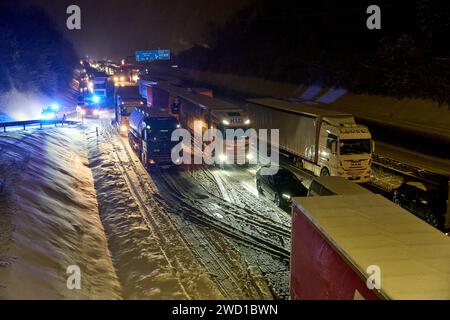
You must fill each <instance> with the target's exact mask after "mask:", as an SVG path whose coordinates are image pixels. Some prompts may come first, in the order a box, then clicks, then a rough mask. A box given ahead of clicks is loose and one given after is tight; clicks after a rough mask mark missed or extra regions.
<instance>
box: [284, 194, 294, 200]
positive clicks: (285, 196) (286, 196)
mask: <svg viewBox="0 0 450 320" xmlns="http://www.w3.org/2000/svg"><path fill="white" fill-rule="evenodd" d="M283 198H285V199H286V200H291V198H292V197H291V196H290V195H288V194H283Z"/></svg>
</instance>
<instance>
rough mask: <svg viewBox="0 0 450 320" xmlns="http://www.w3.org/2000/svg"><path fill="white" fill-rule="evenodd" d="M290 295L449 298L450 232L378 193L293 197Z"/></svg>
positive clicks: (306, 297) (302, 297)
mask: <svg viewBox="0 0 450 320" xmlns="http://www.w3.org/2000/svg"><path fill="white" fill-rule="evenodd" d="M292 219H293V220H292V253H291V298H292V299H293V300H328V299H330V300H353V299H395V300H409V299H445V300H448V299H450V238H449V237H448V236H446V235H445V234H444V233H442V232H440V231H438V230H437V229H435V228H433V227H432V226H430V225H428V224H427V223H426V222H424V221H422V220H421V219H419V218H417V217H416V216H414V215H412V214H410V213H409V212H407V211H405V210H404V209H402V208H400V207H399V206H397V205H395V204H394V203H392V202H390V201H389V200H387V199H385V198H383V197H382V196H380V195H375V194H369V195H356V196H355V195H343V196H324V197H306V198H296V199H294V205H293V212H292Z"/></svg>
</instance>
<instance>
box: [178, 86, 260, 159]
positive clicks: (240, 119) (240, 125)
mask: <svg viewBox="0 0 450 320" xmlns="http://www.w3.org/2000/svg"><path fill="white" fill-rule="evenodd" d="M176 99H177V101H178V102H179V115H180V124H181V126H182V127H183V128H186V129H188V130H189V131H191V132H192V133H194V132H195V129H196V124H200V125H201V131H202V132H201V134H202V135H203V134H204V133H205V131H206V130H208V129H217V130H219V131H220V133H221V134H222V136H223V138H224V139H223V141H224V146H223V151H224V153H223V154H221V155H218V156H217V157H216V160H218V162H220V164H248V163H249V162H250V160H251V159H250V154H251V152H250V141H249V140H250V139H249V137H248V136H245V135H244V136H241V137H238V139H226V138H227V131H226V130H227V129H233V130H238V129H242V130H243V131H244V133H245V132H246V131H247V130H248V129H249V128H250V126H251V119H250V118H249V116H248V115H247V113H246V112H245V110H243V109H242V108H241V107H239V106H237V105H235V104H232V103H229V102H227V101H223V100H220V99H216V98H211V97H210V96H208V95H205V94H198V93H195V92H193V91H189V90H188V91H186V92H184V93H182V94H180V95H178V96H177V97H176ZM235 132H236V131H235ZM239 138H240V139H239ZM239 140H241V141H242V142H241V141H239ZM241 143H242V145H240V144H241ZM241 146H243V148H245V150H243V152H239V147H241Z"/></svg>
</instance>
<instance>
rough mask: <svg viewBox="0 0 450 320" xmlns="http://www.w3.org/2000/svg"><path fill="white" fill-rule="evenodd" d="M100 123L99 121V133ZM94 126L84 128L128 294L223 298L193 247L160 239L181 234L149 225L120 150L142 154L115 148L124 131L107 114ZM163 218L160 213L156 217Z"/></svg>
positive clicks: (111, 245)
mask: <svg viewBox="0 0 450 320" xmlns="http://www.w3.org/2000/svg"><path fill="white" fill-rule="evenodd" d="M87 125H88V126H89V123H88V124H87ZM95 126H97V127H99V133H100V134H99V136H97V135H96V128H95ZM95 126H94V125H91V126H90V127H88V128H86V130H85V134H86V139H87V142H88V149H89V160H90V167H91V170H92V173H93V176H94V180H95V187H96V191H97V198H98V202H99V208H100V215H101V219H102V222H103V225H104V227H105V230H106V234H107V236H108V243H109V248H110V252H111V255H112V258H113V261H114V266H115V268H116V270H117V275H118V277H119V280H120V282H121V285H122V288H123V297H124V298H125V299H152V300H154V299H157V300H159V299H165V300H166V299H167V300H173V299H196V300H197V299H223V296H222V295H221V293H220V292H219V291H218V289H217V288H216V286H215V285H214V283H213V281H212V280H211V279H210V275H209V274H208V273H207V272H206V271H205V270H204V269H203V268H202V267H201V265H200V264H199V263H198V262H197V261H196V260H195V258H194V257H193V255H192V253H191V252H189V249H187V248H184V247H183V246H182V245H181V244H180V243H178V242H175V241H173V242H171V246H172V247H171V248H168V247H167V243H166V242H164V241H162V239H161V236H163V237H167V239H177V238H179V237H180V236H179V235H177V234H174V233H171V234H168V232H169V230H167V229H166V226H161V225H157V226H154V225H153V226H149V225H148V223H147V221H146V219H144V217H143V215H145V213H143V212H142V208H141V206H143V205H145V206H147V204H145V203H144V204H139V203H138V201H137V199H135V196H134V195H133V193H132V191H131V190H130V188H131V187H130V186H129V183H137V182H135V181H132V182H130V181H127V180H126V179H125V177H124V175H123V172H122V171H121V169H120V164H119V158H118V153H121V154H122V157H123V158H124V159H120V161H126V162H128V161H137V162H138V160H137V158H136V159H127V156H126V155H125V154H124V150H116V149H117V148H121V146H120V137H119V136H118V135H117V134H116V133H115V132H114V131H113V128H112V126H111V124H110V121H108V120H106V119H105V120H104V121H103V122H102V123H95ZM126 165H127V170H128V171H129V174H131V175H132V174H133V173H132V172H131V171H132V170H133V169H132V168H131V167H130V165H129V163H127V164H126ZM138 166H140V163H138ZM141 169H142V171H144V169H143V168H141ZM145 174H146V173H145ZM148 178H150V177H148ZM150 196H151V195H150ZM148 210H150V212H151V214H154V215H158V214H160V213H159V212H157V211H154V208H152V207H151V206H149V208H148ZM158 221H159V220H158V219H155V223H158ZM156 229H157V230H156ZM179 252H181V253H182V254H181V255H180V254H179ZM186 266H187V267H186Z"/></svg>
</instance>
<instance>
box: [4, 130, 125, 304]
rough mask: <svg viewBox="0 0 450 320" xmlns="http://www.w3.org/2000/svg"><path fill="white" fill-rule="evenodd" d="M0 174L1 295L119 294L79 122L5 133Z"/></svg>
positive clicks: (89, 296)
mask: <svg viewBox="0 0 450 320" xmlns="http://www.w3.org/2000/svg"><path fill="white" fill-rule="evenodd" d="M0 180H1V181H0V183H2V184H3V192H1V187H0V192H1V194H0V299H120V298H121V288H120V285H119V282H118V280H117V276H116V273H115V270H114V267H113V264H112V261H111V258H110V255H109V250H108V246H107V241H106V237H105V234H104V229H103V226H102V224H101V222H100V218H99V214H98V206H97V200H96V194H95V190H94V185H93V178H92V174H91V171H90V170H89V168H88V160H87V153H86V143H85V141H84V136H83V135H82V134H81V132H80V131H79V129H78V128H67V127H65V128H58V129H47V130H34V131H25V132H24V131H22V132H14V133H7V134H0ZM72 265H76V266H78V267H79V268H80V269H81V290H69V289H68V288H67V279H68V277H69V275H68V274H67V268H68V267H69V266H72Z"/></svg>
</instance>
